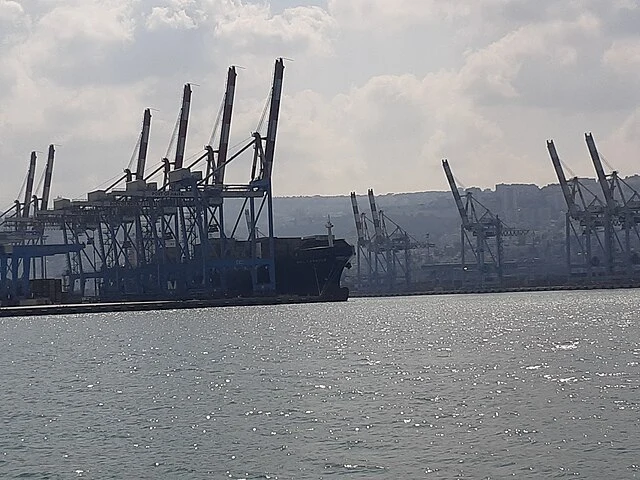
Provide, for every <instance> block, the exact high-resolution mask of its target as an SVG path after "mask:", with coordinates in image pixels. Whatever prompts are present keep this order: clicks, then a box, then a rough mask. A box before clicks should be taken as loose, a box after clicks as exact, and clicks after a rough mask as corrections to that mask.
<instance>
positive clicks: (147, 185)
mask: <svg viewBox="0 0 640 480" xmlns="http://www.w3.org/2000/svg"><path fill="white" fill-rule="evenodd" d="M283 76H284V63H283V60H282V59H277V60H276V64H275V68H274V76H273V83H272V88H271V93H270V99H269V106H270V108H269V116H268V124H267V128H266V130H267V131H266V135H264V136H263V135H262V134H261V133H260V131H259V130H260V126H259V127H258V129H257V131H256V132H254V133H253V134H252V135H251V140H250V141H249V142H248V143H247V144H245V145H243V146H240V147H239V148H238V150H237V151H235V152H234V153H233V154H230V153H229V131H230V127H231V115H232V108H233V97H234V92H235V80H236V72H235V68H234V67H230V68H229V71H228V76H227V85H226V90H225V97H224V103H223V108H222V112H223V115H222V129H221V132H220V142H219V146H218V149H217V150H216V149H214V148H213V147H212V146H211V145H207V146H205V148H204V153H202V154H201V155H199V156H197V158H196V159H195V160H193V161H191V163H187V162H188V159H190V158H193V157H188V158H187V157H185V146H186V141H187V127H188V116H189V111H190V105H191V88H190V85H189V84H187V85H185V87H184V89H183V97H182V106H181V109H180V115H179V117H178V122H177V132H178V133H177V142H176V152H175V157H174V160H173V161H170V160H168V158H169V152H167V155H165V157H164V158H163V159H162V161H161V164H160V166H158V167H156V168H155V169H153V168H152V169H151V171H150V172H148V173H147V172H145V166H144V160H143V159H144V158H145V157H146V143H147V142H146V141H145V140H144V139H148V130H149V124H150V123H149V122H150V115H147V114H146V113H145V120H144V121H143V131H142V134H141V138H142V139H143V140H141V143H140V154H139V157H138V160H139V161H138V166H137V168H136V174H135V178H133V175H132V174H128V175H127V174H126V173H127V172H125V176H124V177H123V179H124V180H126V185H125V189H124V190H122V189H117V188H115V184H114V185H113V186H112V188H108V189H106V190H99V191H94V192H90V193H89V194H88V196H87V201H74V202H69V201H67V202H66V204H64V205H62V202H59V204H60V208H58V209H55V210H54V211H52V212H48V213H47V217H48V221H49V222H50V223H55V222H57V223H58V224H59V225H60V226H61V228H62V230H63V234H64V236H65V239H66V241H67V242H68V243H70V244H76V243H86V244H87V248H86V249H85V250H84V251H83V252H78V253H70V255H69V261H68V272H67V275H66V278H67V279H68V287H69V289H70V290H73V291H74V292H75V293H77V294H78V295H83V296H85V295H89V294H92V295H96V296H98V297H99V298H100V299H109V298H120V299H123V298H129V299H132V298H136V297H139V298H142V297H144V298H152V297H153V296H157V297H158V298H172V297H173V298H176V297H178V298H182V297H184V296H186V295H188V296H190V297H196V296H198V295H203V296H204V295H206V296H212V295H213V296H215V295H216V293H220V294H222V292H234V291H239V290H242V291H243V292H246V291H248V290H250V291H251V292H253V294H256V295H259V294H262V293H265V294H268V293H270V292H273V291H275V241H274V225H273V207H272V203H273V199H272V182H271V172H272V170H273V162H274V156H275V140H276V134H277V126H278V117H279V109H280V101H281V95H282V84H283ZM261 125H262V122H261ZM173 140H174V139H173V138H172V140H171V143H170V146H169V149H168V150H169V151H170V150H171V148H172V145H173ZM212 141H213V137H212V139H211V141H210V143H211V142H212ZM143 145H145V147H144V149H145V153H144V154H143V153H142V150H143ZM251 148H252V149H253V160H252V164H251V174H250V179H249V181H248V182H246V183H241V184H230V183H227V182H226V181H225V178H224V173H225V168H226V167H227V166H228V165H229V164H230V163H231V162H232V161H234V160H235V159H237V158H238V157H239V156H240V155H241V154H243V153H244V152H247V151H248V150H249V149H251ZM201 162H206V165H203V166H204V170H200V169H198V165H199V164H200V163H201ZM158 176H161V178H160V181H159V182H154V181H153V180H154V179H155V178H157V177H158ZM141 177H142V178H141ZM123 179H121V180H120V181H119V182H121V181H122V180H123ZM118 184H119V183H118ZM227 200H232V201H231V203H230V206H233V207H234V208H235V207H237V206H238V205H239V204H241V206H240V208H239V209H238V211H237V215H236V216H235V220H234V219H233V217H231V216H229V215H227V213H228V212H225V213H223V212H224V210H223V205H224V204H225V202H226V201H227ZM245 210H248V212H249V214H248V216H246V217H245V213H244V212H245ZM264 216H266V217H267V218H266V220H262V219H263V218H264ZM226 217H230V219H231V220H232V221H231V222H229V221H228V220H229V218H226ZM243 217H244V218H246V220H247V224H248V228H247V229H248V234H247V238H246V239H242V238H239V235H238V225H239V223H240V221H241V220H242V218H243ZM259 222H263V223H266V231H265V235H264V236H262V237H258V223H259ZM261 224H262V223H261ZM240 271H241V272H242V273H241V274H239V273H238V272H240ZM245 274H246V275H245ZM240 277H241V278H242V285H227V284H226V282H227V281H233V282H236V281H237V280H236V279H238V278H240ZM230 279H232V280H230ZM89 280H93V281H94V285H95V287H94V288H95V291H93V292H91V291H89V292H87V291H86V290H87V289H86V286H87V285H91V283H87V282H88V281H89Z"/></svg>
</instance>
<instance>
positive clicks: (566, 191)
mask: <svg viewBox="0 0 640 480" xmlns="http://www.w3.org/2000/svg"><path fill="white" fill-rule="evenodd" d="M547 150H548V151H549V156H550V157H551V163H553V168H554V170H555V171H556V176H557V177H558V182H560V188H561V189H562V195H564V201H565V202H566V204H567V208H568V209H569V214H570V215H571V218H574V219H577V217H578V207H577V205H576V203H575V202H574V200H573V195H571V189H570V188H569V183H568V182H567V177H565V175H564V170H563V169H562V164H561V163H560V157H559V156H558V151H557V150H556V146H555V144H554V143H553V140H547Z"/></svg>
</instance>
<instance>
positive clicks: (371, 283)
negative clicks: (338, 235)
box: [351, 189, 423, 291]
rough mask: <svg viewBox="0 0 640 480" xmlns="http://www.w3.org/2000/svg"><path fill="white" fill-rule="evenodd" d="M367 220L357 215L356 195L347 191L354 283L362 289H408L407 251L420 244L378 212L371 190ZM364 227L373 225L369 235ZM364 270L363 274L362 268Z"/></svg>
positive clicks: (409, 276)
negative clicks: (354, 245) (354, 243)
mask: <svg viewBox="0 0 640 480" xmlns="http://www.w3.org/2000/svg"><path fill="white" fill-rule="evenodd" d="M367 197H368V200H369V207H370V209H371V210H370V213H371V219H369V218H368V217H367V215H366V214H365V213H364V212H363V213H360V211H359V208H358V203H357V198H356V193H355V192H351V205H352V209H353V217H354V221H355V225H356V233H357V235H358V242H357V254H356V255H357V262H358V273H357V275H358V284H359V285H360V287H361V288H363V289H364V290H372V291H381V290H386V291H394V290H398V289H405V290H408V289H410V287H411V282H412V277H411V269H412V265H411V251H412V250H413V249H416V248H421V247H423V245H422V244H421V243H420V242H417V241H416V240H415V239H414V238H413V237H411V235H409V234H408V233H407V232H406V231H405V230H404V229H403V228H402V227H401V226H400V225H398V224H397V223H396V222H394V221H393V220H392V219H391V218H389V217H388V216H387V215H385V213H384V211H383V210H379V209H378V207H377V205H376V199H375V194H374V192H373V189H369V190H368V191H367ZM368 224H371V225H372V226H373V235H369V228H368ZM363 267H364V268H366V275H363V271H362V269H363Z"/></svg>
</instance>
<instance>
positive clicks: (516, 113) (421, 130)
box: [0, 0, 640, 205]
mask: <svg viewBox="0 0 640 480" xmlns="http://www.w3.org/2000/svg"><path fill="white" fill-rule="evenodd" d="M0 32H2V34H1V41H0V161H1V162H2V169H3V171H2V175H0V188H1V190H0V201H1V202H2V203H1V205H8V204H10V203H11V202H12V201H13V200H14V199H15V198H16V197H17V196H18V193H19V191H20V185H21V184H22V183H23V180H24V178H25V176H26V170H27V165H28V160H29V155H30V152H31V151H32V150H36V151H39V152H42V153H40V154H39V170H38V174H37V175H38V177H40V171H41V169H42V168H43V167H44V163H45V156H46V153H45V152H46V149H47V146H48V145H49V144H50V143H55V144H57V145H58V147H57V155H56V170H55V172H54V185H53V195H54V196H67V197H80V196H82V195H83V194H85V193H86V192H87V191H89V190H92V189H95V188H96V187H98V186H100V185H101V184H104V183H105V182H106V181H107V180H109V179H111V178H113V177H117V176H118V175H119V174H121V172H122V169H123V168H125V167H126V166H127V165H128V164H129V162H130V160H131V158H132V154H133V152H134V149H135V146H136V141H137V138H138V135H139V130H140V125H141V121H142V113H143V110H144V108H146V107H151V108H153V109H154V111H153V121H152V127H151V144H150V152H149V160H148V165H150V166H153V165H155V164H156V163H158V162H159V160H160V159H161V158H162V156H164V155H165V153H166V151H167V146H168V145H169V141H170V138H171V132H172V130H173V127H174V124H175V121H176V117H177V114H178V110H179V106H180V101H181V95H182V86H183V84H184V83H186V82H191V83H193V84H197V86H194V91H193V99H192V102H193V103H192V116H191V123H190V130H189V137H188V140H187V156H190V155H193V154H196V153H198V152H200V151H201V150H202V147H203V146H204V145H205V144H206V143H207V142H208V141H209V138H210V135H211V131H212V128H213V126H214V123H215V119H216V115H217V113H218V110H219V107H220V103H221V101H222V96H223V91H224V84H225V80H226V71H227V68H228V66H229V65H238V66H242V67H243V68H242V69H238V80H237V90H236V110H235V115H234V119H233V125H232V134H231V136H232V138H231V143H232V144H237V143H239V142H241V141H242V140H243V139H246V138H248V137H249V136H250V134H251V132H252V131H253V130H254V129H255V128H256V126H257V125H258V122H259V119H260V116H261V113H262V111H263V108H264V105H265V102H266V100H267V95H268V92H269V88H270V84H271V78H272V70H273V63H274V60H275V59H276V58H277V57H285V58H288V59H291V61H286V62H285V65H286V69H285V78H284V92H283V94H284V96H283V101H282V110H281V117H280V127H279V132H278V140H277V146H276V160H275V166H274V173H273V179H274V189H275V194H276V195H278V196H283V195H316V194H321V195H333V194H348V193H349V192H350V191H351V190H356V191H358V192H359V193H366V189H367V188H369V187H373V188H375V190H376V192H378V193H385V192H408V191H424V190H445V189H447V188H448V187H447V184H446V179H445V176H444V174H443V172H442V168H441V162H440V161H441V159H442V158H448V159H449V161H450V164H451V167H452V169H453V171H454V174H455V175H456V177H457V178H458V179H459V181H460V182H461V183H462V184H463V185H465V186H481V187H493V186H494V185H495V184H497V183H537V184H539V185H545V184H548V183H552V182H555V181H556V180H555V177H554V173H553V169H552V167H551V163H550V161H549V159H548V157H547V154H546V145H545V140H546V139H548V138H553V139H554V140H555V141H556V146H557V148H558V150H559V153H560V155H561V157H562V159H563V161H564V162H565V163H566V164H567V165H568V166H569V167H570V168H571V170H572V172H574V173H575V174H577V175H580V176H593V175H594V174H593V167H592V166H591V163H590V161H589V157H588V152H587V149H586V146H585V143H584V133H585V132H586V131H592V132H593V134H594V137H595V139H596V142H597V144H598V146H599V148H600V150H601V152H602V154H603V156H604V157H605V158H606V160H607V161H608V163H609V164H611V166H612V167H613V168H615V169H616V170H618V171H619V172H620V173H621V174H622V175H625V176H626V175H631V174H634V173H638V171H639V170H640V162H638V159H639V156H640V102H639V100H640V88H639V86H640V3H639V2H638V0H609V1H604V0H566V1H557V0H536V1H531V0H456V1H455V2H452V1H449V0H393V1H389V0H315V1H310V0H309V1H304V0H272V1H271V2H266V1H250V0H99V1H98V0H0ZM238 163H239V165H238V166H236V169H235V170H229V175H230V179H231V180H237V181H245V180H246V179H247V178H248V175H249V173H248V172H249V168H250V167H249V166H248V163H247V164H241V163H240V162H238Z"/></svg>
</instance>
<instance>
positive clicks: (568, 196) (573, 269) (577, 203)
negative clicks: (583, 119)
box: [547, 140, 608, 278]
mask: <svg viewBox="0 0 640 480" xmlns="http://www.w3.org/2000/svg"><path fill="white" fill-rule="evenodd" d="M547 151H548V152H549V157H550V158H551V163H552V164H553V168H554V170H555V173H556V177H557V178H558V183H559V184H560V188H561V190H562V195H563V197H564V200H565V203H566V205H567V212H566V215H565V254H566V262H567V269H568V273H569V274H573V275H576V274H578V275H581V274H583V273H586V275H587V277H588V278H591V277H592V276H593V275H594V273H600V258H601V257H606V256H607V253H606V246H605V244H606V241H605V237H606V235H603V234H604V230H605V225H606V223H607V221H608V220H607V213H606V207H605V205H604V204H603V202H602V201H601V200H600V198H599V197H598V196H597V195H596V194H595V193H594V192H592V191H591V190H589V188H588V187H587V186H586V185H584V184H583V183H582V182H581V181H580V179H579V178H578V177H574V178H572V179H570V180H567V178H566V176H565V174H564V169H563V167H562V162H561V160H560V157H559V155H558V151H557V149H556V146H555V143H554V141H553V140H547ZM574 246H576V248H573V247H574Z"/></svg>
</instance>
